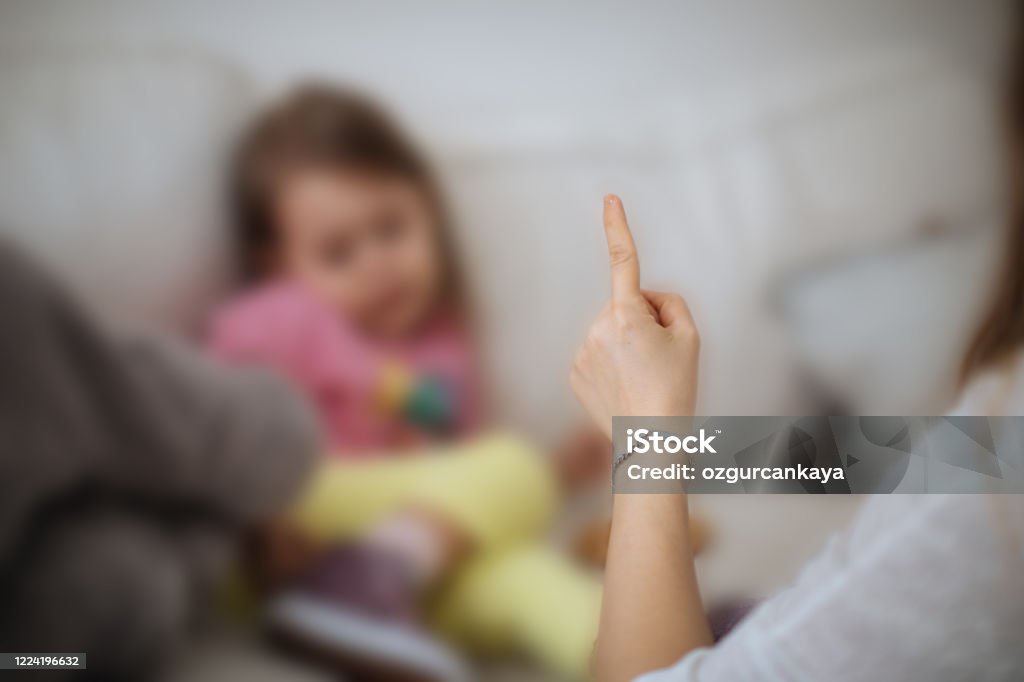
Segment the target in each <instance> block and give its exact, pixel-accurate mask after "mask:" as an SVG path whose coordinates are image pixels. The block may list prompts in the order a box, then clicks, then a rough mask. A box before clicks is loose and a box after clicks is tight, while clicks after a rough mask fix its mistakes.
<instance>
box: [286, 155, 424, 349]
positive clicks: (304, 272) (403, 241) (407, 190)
mask: <svg viewBox="0 0 1024 682" xmlns="http://www.w3.org/2000/svg"><path fill="white" fill-rule="evenodd" d="M274 210H275V213H276V215H275V218H276V221H277V225H278V227H279V229H280V237H281V248H280V250H279V251H278V257H279V261H278V265H279V267H280V268H281V269H282V270H283V271H284V272H285V273H286V274H288V275H290V276H293V277H296V278H298V279H299V280H301V281H303V282H304V283H305V284H306V285H308V286H310V287H312V289H313V291H315V292H316V293H317V294H319V295H320V296H322V297H323V298H324V299H325V300H327V301H328V302H329V303H330V304H332V305H333V306H334V307H335V308H336V309H337V310H338V311H339V312H340V313H341V314H342V315H344V316H345V317H346V319H349V320H350V321H352V322H353V323H355V324H356V325H358V326H359V327H361V328H362V329H364V330H365V331H367V332H369V333H371V334H376V335H385V336H398V335H401V334H404V333H407V332H409V331H412V329H413V328H414V327H415V326H416V325H417V324H418V323H420V322H422V321H423V320H424V318H425V317H426V316H427V315H428V314H429V313H430V312H431V311H432V309H433V307H434V305H435V304H436V303H437V300H438V297H439V295H440V288H441V281H442V279H443V274H444V273H443V272H442V267H443V264H442V260H443V259H442V257H441V249H440V239H439V235H438V229H439V226H438V225H436V224H435V220H434V219H433V217H432V216H433V214H432V212H431V210H430V207H429V206H428V202H427V197H425V196H424V193H423V192H422V191H420V190H419V189H418V188H417V187H415V186H413V185H412V184H411V183H409V182H408V181H406V180H403V179H401V178H397V177H388V176H384V175H379V174H368V173H354V172H339V171H325V170H313V169H311V170H299V171H295V172H293V173H291V174H290V175H289V176H288V177H287V178H285V180H284V182H283V184H282V185H281V186H280V187H279V189H278V192H277V195H276V197H275V205H274Z"/></svg>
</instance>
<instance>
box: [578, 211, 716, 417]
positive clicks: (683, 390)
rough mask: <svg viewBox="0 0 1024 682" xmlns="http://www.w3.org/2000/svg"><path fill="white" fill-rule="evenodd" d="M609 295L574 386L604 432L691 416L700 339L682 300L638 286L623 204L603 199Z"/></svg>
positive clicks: (592, 329)
mask: <svg viewBox="0 0 1024 682" xmlns="http://www.w3.org/2000/svg"><path fill="white" fill-rule="evenodd" d="M604 230H605V237H606V238H607V240H608V256H609V259H610V261H611V279H612V298H611V301H609V302H608V304H607V305H606V306H605V307H604V309H603V310H602V311H601V313H600V314H599V315H598V316H597V319H596V320H594V322H593V324H592V325H591V326H590V331H589V332H588V334H587V338H586V341H584V342H583V345H582V346H581V347H580V349H579V351H578V352H577V354H576V361H575V363H574V364H573V368H572V374H571V376H570V382H571V384H572V388H573V391H574V392H575V393H576V397H577V398H578V399H579V401H580V403H581V404H582V405H583V407H584V408H585V409H586V410H587V412H588V413H589V414H590V416H591V418H592V419H593V420H594V422H595V423H596V424H597V426H598V428H600V429H601V430H602V431H603V432H604V433H605V435H607V436H609V437H610V436H611V428H612V421H611V420H612V417H613V416H651V417H660V416H674V415H690V414H693V410H694V405H695V403H696V397H697V359H698V354H699V349H700V338H699V336H698V334H697V327H696V326H695V325H694V323H693V318H692V317H691V316H690V309H689V307H688V306H687V305H686V301H684V300H683V299H682V298H681V297H680V296H678V295H676V294H666V293H660V292H655V291H645V290H642V289H641V288H640V262H639V259H638V258H637V253H636V246H635V245H634V243H633V235H632V234H631V233H630V230H629V223H628V222H626V213H625V210H624V209H623V207H622V201H621V200H620V199H619V198H618V197H617V196H615V195H608V196H606V197H605V201H604Z"/></svg>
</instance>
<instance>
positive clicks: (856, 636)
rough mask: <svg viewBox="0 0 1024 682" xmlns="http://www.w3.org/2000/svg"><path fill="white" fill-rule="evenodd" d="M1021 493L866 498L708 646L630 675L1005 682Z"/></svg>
mask: <svg viewBox="0 0 1024 682" xmlns="http://www.w3.org/2000/svg"><path fill="white" fill-rule="evenodd" d="M1022 539H1024V496H1017V495H998V496H980V495H978V496H974V495H950V496H939V495H932V496H923V495H921V496H910V495H907V496H903V495H893V496H885V497H878V498H876V499H874V500H872V501H871V502H870V503H869V504H868V505H866V507H865V509H864V510H863V511H862V513H861V514H860V515H859V516H858V518H857V519H856V521H855V522H854V523H853V525H852V526H851V527H850V528H849V529H847V531H845V532H844V533H843V534H842V535H840V536H839V537H837V538H835V539H834V540H832V541H831V542H830V544H829V545H828V546H827V547H826V548H825V549H824V550H823V551H822V552H821V554H819V555H818V557H817V558H816V559H814V560H813V561H812V562H811V563H810V564H809V565H808V567H807V568H806V569H805V570H804V572H803V573H802V574H801V575H800V577H799V578H798V579H797V581H796V582H795V583H794V584H793V585H792V586H791V587H790V588H788V589H787V590H785V591H784V592H781V593H779V594H778V595H776V596H775V597H773V598H771V599H769V600H767V601H765V602H764V603H763V604H761V606H759V607H758V608H757V609H756V610H755V611H754V612H753V613H751V614H750V616H748V617H747V619H746V620H745V621H743V622H742V623H741V624H740V625H739V626H738V627H737V628H736V629H735V630H734V631H733V632H732V633H731V634H730V635H729V636H727V637H726V638H725V639H724V640H723V641H722V642H720V643H719V644H718V645H717V646H715V647H714V648H709V649H699V650H696V651H693V652H691V653H690V654H689V655H687V656H686V657H684V658H683V659H682V660H681V661H680V662H679V663H678V664H677V665H675V666H674V667H672V668H669V669H666V670H663V671H659V672H654V673H650V674H648V675H644V676H642V677H640V678H638V680H637V682H684V681H685V682H690V681H698V680H699V681H700V682H724V681H726V680H748V681H751V682H757V681H761V680H763V681H766V682H767V681H771V682H781V681H788V680H793V681H800V682H804V681H807V682H810V681H817V680H830V681H833V682H860V681H865V682H867V681H871V682H874V681H876V680H880V679H882V680H885V679H889V680H940V679H941V680H945V679H972V680H979V679H984V680H1017V679H1020V677H1019V676H1020V674H1021V670H1024V648H1022V647H1020V646H1019V640H1018V639H1017V638H1019V637H1021V636H1022V634H1024V633H1022V632H1021V630H1022V628H1024V625H1022V624H1024V591H1022V590H1021V589H1020V585H1019V581H1020V578H1019V576H1020V575H1021V573H1020V570H1021V568H1022V566H1024V554H1022V550H1021V546H1022V544H1024V543H1022V542H1021V540H1022Z"/></svg>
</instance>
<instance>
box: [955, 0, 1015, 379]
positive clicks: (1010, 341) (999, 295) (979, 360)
mask: <svg viewBox="0 0 1024 682" xmlns="http://www.w3.org/2000/svg"><path fill="white" fill-rule="evenodd" d="M1015 9H1016V13H1017V16H1016V29H1017V31H1016V35H1015V36H1014V37H1015V40H1014V42H1013V44H1012V46H1011V49H1010V54H1009V60H1008V64H1007V66H1008V69H1007V79H1006V90H1005V105H1004V112H1005V116H1004V127H1005V139H1006V141H1007V151H1008V156H1007V166H1008V169H1007V170H1008V173H1007V179H1008V182H1009V186H1008V194H1009V206H1008V211H1007V225H1006V235H1005V241H1004V249H1003V256H1002V257H1003V262H1002V265H1001V266H1000V267H1001V270H1000V274H999V280H998V281H997V283H996V288H995V291H994V296H993V299H992V301H991V303H990V304H989V307H988V310H987V312H986V313H985V315H984V317H983V318H982V322H981V326H980V327H979V328H978V330H977V332H976V333H975V336H974V338H973V340H972V341H971V343H970V345H969V346H968V348H967V353H966V355H965V356H964V360H963V365H962V366H961V377H962V379H963V380H965V381H966V380H967V379H968V378H970V377H971V376H972V375H973V374H974V373H975V372H977V371H978V370H980V369H984V368H986V367H990V366H992V365H995V364H997V363H999V362H1000V361H1002V360H1005V359H1007V358H1008V357H1010V356H1011V355H1012V354H1013V353H1014V352H1016V351H1017V350H1018V349H1019V348H1020V347H1021V346H1024V30H1022V29H1024V12H1022V8H1021V7H1019V6H1018V7H1015Z"/></svg>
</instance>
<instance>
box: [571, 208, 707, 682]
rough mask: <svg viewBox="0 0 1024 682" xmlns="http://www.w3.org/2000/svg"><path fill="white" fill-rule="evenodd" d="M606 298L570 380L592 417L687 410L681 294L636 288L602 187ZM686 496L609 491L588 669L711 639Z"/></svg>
mask: <svg viewBox="0 0 1024 682" xmlns="http://www.w3.org/2000/svg"><path fill="white" fill-rule="evenodd" d="M604 216H605V218H604V221H605V233H606V236H607V239H608V253H609V257H610V260H611V270H612V299H611V301H610V302H609V303H608V305H606V306H605V308H604V310H603V311H602V312H601V313H600V315H599V316H598V318H597V320H595V321H594V323H593V325H592V326H591V328H590V331H589V333H588V336H587V339H586V341H585V342H584V344H583V346H582V347H581V349H580V351H579V353H578V355H577V357H576V362H575V364H574V366H573V371H572V376H571V382H572V386H573V390H574V391H575V393H576V396H577V397H578V398H579V400H580V402H581V403H582V404H583V406H584V407H585V408H586V409H587V411H588V412H589V413H590V415H591V417H592V418H593V419H594V421H595V422H596V423H597V425H598V426H599V427H600V428H601V429H602V430H603V431H604V432H605V434H606V435H609V436H610V435H611V418H612V417H613V416H617V415H618V416H631V415H632V416H672V415H688V414H693V410H694V405H695V401H696V390H697V357H698V351H699V339H698V336H697V331H696V327H695V326H694V323H693V319H692V317H691V316H690V312H689V309H688V307H687V305H686V302H685V301H683V299H682V298H680V297H678V296H675V295H671V294H661V293H656V292H646V291H642V290H641V289H640V268H639V262H638V259H637V253H636V247H635V245H634V243H633V237H632V234H631V233H630V230H629V225H628V224H627V222H626V216H625V212H624V210H623V208H622V202H621V201H620V200H619V199H618V197H615V196H608V197H606V199H605V206H604ZM687 519H688V517H687V506H686V496H685V495H682V494H680V495H618V496H616V499H615V504H614V512H613V517H612V534H611V541H610V543H609V547H608V562H607V569H606V574H605V592H604V602H603V605H602V611H601V624H600V631H599V634H598V640H597V645H596V647H595V651H594V669H595V670H594V672H595V678H596V679H597V680H600V681H601V682H626V681H627V680H632V679H634V678H635V677H637V676H638V675H641V674H643V673H645V672H649V671H651V670H656V669H658V668H663V667H666V666H668V665H670V664H672V663H673V662H675V661H677V660H678V659H679V658H681V657H682V656H683V655H685V654H686V653H687V652H689V651H691V650H693V649H696V648H698V647H702V646H706V645H709V644H711V634H710V631H709V628H708V623H707V618H706V616H705V615H704V609H703V606H702V605H701V601H700V595H699V593H698V591H697V581H696V576H695V573H694V567H693V553H692V549H691V546H690V538H689V529H688V525H687Z"/></svg>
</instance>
